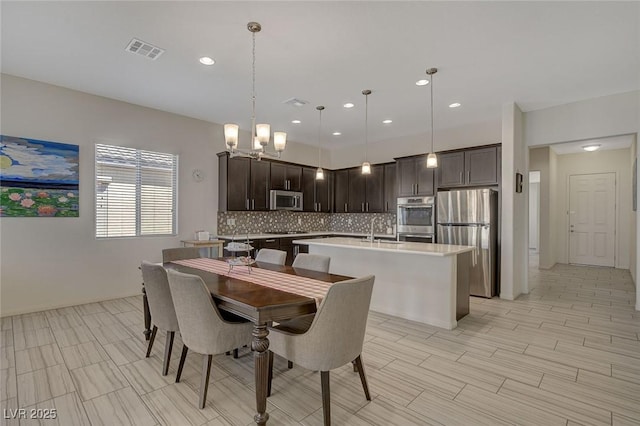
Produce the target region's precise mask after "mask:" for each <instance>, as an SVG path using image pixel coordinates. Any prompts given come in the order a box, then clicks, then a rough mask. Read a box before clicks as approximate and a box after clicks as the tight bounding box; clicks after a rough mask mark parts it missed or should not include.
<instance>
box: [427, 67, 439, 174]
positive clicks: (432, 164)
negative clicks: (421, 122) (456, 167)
mask: <svg viewBox="0 0 640 426" xmlns="http://www.w3.org/2000/svg"><path fill="white" fill-rule="evenodd" d="M437 72H438V68H428V69H427V75H428V76H430V77H431V84H429V94H430V98H431V149H430V150H429V155H427V168H428V169H435V168H436V167H438V157H437V156H436V153H435V152H433V76H434V75H435V74H436V73H437Z"/></svg>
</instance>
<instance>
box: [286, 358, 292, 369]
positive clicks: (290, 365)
mask: <svg viewBox="0 0 640 426" xmlns="http://www.w3.org/2000/svg"><path fill="white" fill-rule="evenodd" d="M287 368H288V369H289V370H291V369H292V368H293V362H291V361H289V360H287Z"/></svg>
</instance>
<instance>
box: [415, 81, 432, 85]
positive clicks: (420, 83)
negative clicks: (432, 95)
mask: <svg viewBox="0 0 640 426" xmlns="http://www.w3.org/2000/svg"><path fill="white" fill-rule="evenodd" d="M427 84H429V80H418V81H416V86H426V85H427Z"/></svg>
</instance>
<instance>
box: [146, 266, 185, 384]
mask: <svg viewBox="0 0 640 426" xmlns="http://www.w3.org/2000/svg"><path fill="white" fill-rule="evenodd" d="M140 269H142V279H143V281H144V288H145V292H146V294H147V300H148V301H149V310H150V311H151V319H152V321H153V329H152V330H151V336H150V337H149V346H148V347H147V354H146V358H149V355H151V349H152V348H153V342H154V341H155V339H156V333H157V332H158V328H160V329H162V330H165V331H166V333H167V341H166V342H165V346H164V362H163V364H162V375H163V376H166V375H167V373H168V372H169V361H170V360H171V350H172V348H173V339H174V337H175V334H176V331H180V328H179V327H178V319H177V318H176V311H175V309H174V308H173V299H172V298H171V291H170V290H169V282H168V281H167V272H166V271H165V269H164V268H163V267H162V265H158V264H156V263H149V262H146V261H144V262H142V265H141V266H140Z"/></svg>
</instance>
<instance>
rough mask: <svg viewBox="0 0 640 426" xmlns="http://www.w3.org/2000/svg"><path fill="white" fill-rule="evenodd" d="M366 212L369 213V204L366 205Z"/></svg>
mask: <svg viewBox="0 0 640 426" xmlns="http://www.w3.org/2000/svg"><path fill="white" fill-rule="evenodd" d="M367 211H369V203H367Z"/></svg>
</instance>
